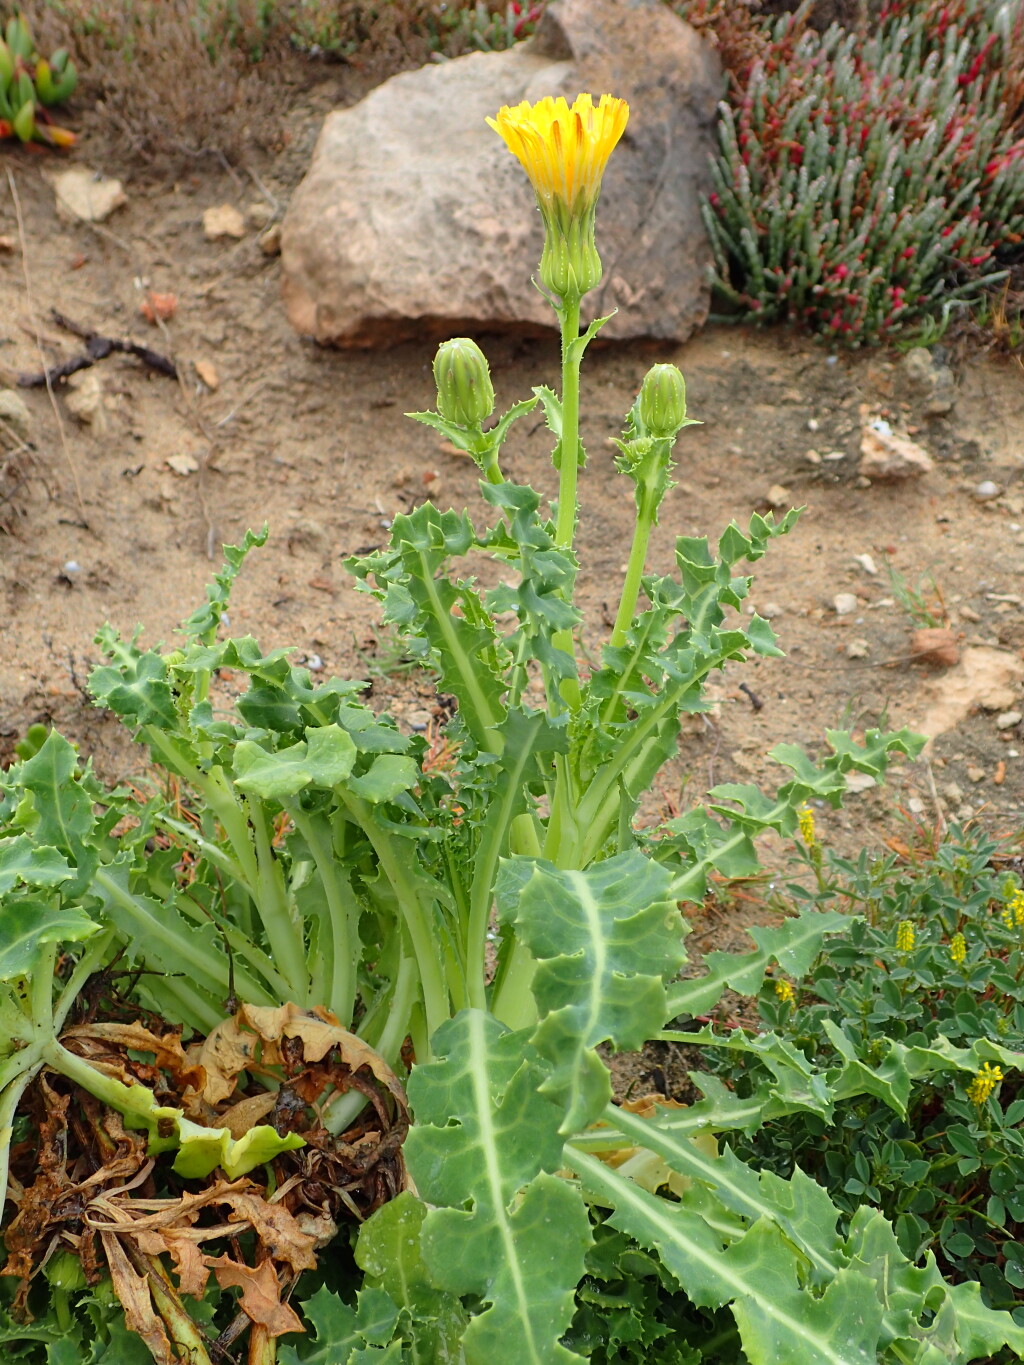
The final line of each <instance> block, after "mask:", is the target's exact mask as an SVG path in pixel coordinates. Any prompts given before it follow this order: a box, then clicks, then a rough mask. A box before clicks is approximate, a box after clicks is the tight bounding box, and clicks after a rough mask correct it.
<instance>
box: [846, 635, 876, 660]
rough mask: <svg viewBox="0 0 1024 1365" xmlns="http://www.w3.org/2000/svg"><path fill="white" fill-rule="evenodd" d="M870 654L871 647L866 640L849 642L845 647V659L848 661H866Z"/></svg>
mask: <svg viewBox="0 0 1024 1365" xmlns="http://www.w3.org/2000/svg"><path fill="white" fill-rule="evenodd" d="M870 653H871V646H870V645H869V644H868V642H867V640H861V639H857V640H850V641H849V642H848V643H847V646H846V657H847V658H848V659H866V658H867V657H868V655H869V654H870Z"/></svg>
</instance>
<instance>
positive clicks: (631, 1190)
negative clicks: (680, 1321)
mask: <svg viewBox="0 0 1024 1365" xmlns="http://www.w3.org/2000/svg"><path fill="white" fill-rule="evenodd" d="M566 1158H567V1161H568V1164H569V1165H571V1166H572V1167H574V1169H575V1170H576V1171H577V1172H578V1173H579V1174H580V1176H581V1177H583V1179H584V1183H586V1181H587V1179H588V1178H589V1179H590V1180H592V1181H593V1182H594V1183H595V1184H596V1185H597V1186H598V1188H599V1189H601V1190H602V1191H603V1192H607V1193H609V1195H610V1197H611V1198H612V1200H613V1203H614V1204H615V1205H616V1206H618V1205H619V1204H622V1203H628V1204H630V1205H632V1207H633V1208H634V1209H635V1210H636V1211H637V1212H638V1213H639V1214H640V1215H642V1216H643V1217H644V1218H645V1219H647V1220H649V1221H650V1222H651V1223H653V1224H654V1226H655V1227H656V1228H658V1229H659V1230H660V1231H661V1232H662V1233H663V1235H664V1236H665V1237H666V1239H667V1240H668V1241H670V1242H678V1240H679V1235H680V1230H679V1229H678V1228H677V1227H675V1226H673V1224H672V1221H671V1220H670V1219H669V1218H667V1217H665V1216H664V1215H663V1214H661V1213H659V1212H658V1211H657V1210H656V1209H654V1208H652V1207H651V1206H650V1205H649V1204H648V1203H647V1202H646V1201H645V1200H644V1199H642V1198H641V1197H640V1194H639V1191H638V1190H637V1188H636V1187H635V1186H634V1185H633V1182H632V1181H631V1180H629V1179H627V1178H625V1177H622V1176H619V1177H617V1178H613V1177H614V1172H613V1171H611V1170H610V1169H609V1168H608V1167H607V1166H605V1165H604V1163H603V1162H601V1161H598V1160H597V1159H596V1158H594V1157H590V1156H587V1155H586V1154H585V1153H583V1152H580V1151H578V1150H577V1149H576V1148H575V1147H573V1146H572V1145H571V1144H567V1146H566ZM651 1198H652V1199H653V1198H654V1196H651ZM669 1207H670V1206H669ZM686 1249H687V1253H688V1255H690V1256H692V1257H693V1258H694V1259H695V1260H698V1261H700V1262H701V1263H702V1264H703V1265H705V1266H707V1268H708V1269H709V1270H710V1271H711V1272H712V1273H713V1274H715V1275H717V1276H720V1277H721V1278H722V1279H724V1280H727V1281H728V1282H729V1283H730V1284H731V1285H732V1286H733V1287H734V1290H735V1293H734V1296H733V1297H734V1298H748V1299H753V1300H754V1302H755V1303H757V1304H758V1306H759V1307H760V1308H761V1309H762V1311H764V1312H765V1313H766V1314H767V1316H768V1317H770V1318H774V1319H775V1321H776V1322H778V1323H779V1324H780V1325H781V1326H783V1327H784V1328H785V1329H786V1330H787V1331H790V1332H792V1333H793V1335H794V1336H796V1337H799V1338H801V1339H802V1340H804V1341H806V1342H808V1343H809V1344H810V1345H811V1346H813V1347H814V1349H815V1350H816V1351H818V1352H819V1357H818V1358H819V1360H820V1361H822V1362H825V1361H829V1362H831V1365H860V1362H861V1360H862V1359H863V1357H857V1358H856V1359H854V1358H853V1357H851V1356H848V1355H838V1354H836V1352H835V1351H834V1350H832V1349H831V1348H830V1347H829V1346H828V1345H827V1344H826V1343H825V1342H824V1341H823V1340H822V1338H821V1336H819V1335H817V1334H813V1333H811V1332H809V1331H808V1330H807V1327H806V1326H805V1324H804V1323H802V1322H801V1321H800V1320H799V1319H798V1318H793V1317H790V1315H789V1314H788V1313H784V1312H782V1311H780V1309H779V1307H778V1305H777V1304H776V1303H774V1302H773V1300H771V1299H769V1298H766V1297H765V1296H764V1295H762V1294H760V1293H759V1292H758V1291H757V1289H756V1288H755V1287H754V1286H752V1285H751V1284H750V1282H749V1281H748V1280H746V1279H744V1278H743V1276H741V1275H738V1274H736V1273H735V1271H733V1270H731V1269H730V1267H729V1266H728V1265H726V1264H723V1262H722V1259H721V1258H720V1257H714V1256H711V1255H709V1254H708V1253H706V1252H704V1251H702V1250H701V1248H700V1247H698V1246H695V1245H694V1244H693V1243H687V1248H686ZM684 1288H685V1285H684Z"/></svg>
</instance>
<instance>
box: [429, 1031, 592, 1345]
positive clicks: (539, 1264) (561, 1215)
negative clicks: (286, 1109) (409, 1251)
mask: <svg viewBox="0 0 1024 1365" xmlns="http://www.w3.org/2000/svg"><path fill="white" fill-rule="evenodd" d="M432 1047H433V1051H434V1055H435V1057H436V1058H437V1060H436V1061H433V1062H430V1063H427V1064H426V1065H423V1066H417V1067H415V1068H414V1069H413V1072H412V1075H411V1077H410V1079H409V1099H410V1102H411V1104H412V1108H413V1113H414V1115H415V1119H416V1122H415V1124H414V1126H413V1128H412V1131H411V1132H410V1134H409V1137H408V1138H407V1140H406V1145H405V1155H406V1160H407V1163H408V1166H409V1171H410V1174H411V1175H412V1178H413V1180H414V1181H415V1182H416V1186H417V1188H418V1190H419V1192H420V1194H421V1195H422V1196H423V1198H424V1199H425V1200H426V1201H427V1202H428V1203H429V1204H432V1205H438V1206H441V1207H435V1208H431V1209H430V1211H429V1212H428V1214H427V1217H426V1219H425V1220H424V1223H423V1230H422V1242H421V1244H422V1247H423V1255H424V1259H425V1260H426V1263H427V1264H428V1265H429V1266H430V1272H431V1275H432V1277H433V1279H434V1281H435V1283H436V1284H437V1285H438V1286H439V1287H440V1288H442V1289H445V1290H447V1291H449V1292H450V1293H452V1294H459V1295H465V1294H472V1295H475V1296H476V1297H478V1298H479V1299H481V1300H482V1301H483V1302H484V1303H485V1304H487V1305H488V1306H487V1307H486V1308H485V1309H484V1310H483V1312H481V1313H479V1314H478V1315H476V1316H474V1317H473V1319H472V1321H471V1322H470V1324H469V1326H468V1327H467V1329H466V1332H465V1335H464V1337H463V1349H464V1351H465V1355H466V1361H467V1365H562V1363H564V1365H570V1363H571V1362H574V1361H578V1360H579V1359H580V1357H578V1356H576V1355H575V1354H573V1353H572V1352H571V1351H568V1350H566V1349H565V1348H564V1347H562V1346H561V1345H559V1340H560V1338H561V1336H562V1335H563V1333H564V1332H565V1331H566V1329H567V1328H568V1326H569V1323H570V1322H571V1320H572V1315H573V1309H574V1297H573V1291H574V1290H575V1287H576V1285H577V1283H578V1282H579V1280H580V1278H581V1277H582V1275H583V1268H584V1253H585V1251H586V1248H587V1246H588V1245H589V1243H590V1228H589V1222H588V1219H587V1215H586V1209H585V1207H584V1204H583V1201H582V1199H581V1198H580V1195H579V1192H578V1191H577V1190H576V1189H574V1188H573V1187H572V1186H571V1185H569V1184H567V1183H566V1182H565V1181H564V1180H561V1179H558V1178H557V1177H555V1176H553V1175H549V1174H547V1172H548V1171H553V1170H555V1169H557V1168H558V1166H559V1164H560V1162H561V1153H562V1145H563V1144H562V1139H561V1137H560V1136H559V1133H558V1125H559V1120H560V1118H561V1110H560V1109H559V1108H558V1107H557V1106H555V1105H553V1104H552V1103H551V1102H550V1101H549V1100H547V1099H546V1098H545V1097H544V1096H543V1095H541V1094H539V1093H538V1091H539V1085H540V1082H541V1081H542V1080H543V1078H544V1068H543V1066H542V1064H541V1061H540V1058H539V1057H538V1056H537V1053H536V1052H535V1051H534V1049H533V1048H532V1047H531V1046H530V1042H529V1030H525V1029H524V1030H519V1031H518V1032H515V1033H513V1032H510V1031H509V1030H507V1029H505V1028H504V1027H503V1025H502V1024H500V1023H499V1022H498V1020H497V1019H495V1018H494V1017H493V1016H492V1015H488V1014H485V1013H483V1012H482V1011H479V1010H464V1011H463V1012H462V1013H461V1014H458V1015H456V1017H455V1018H454V1019H452V1020H450V1021H449V1022H448V1023H446V1024H443V1025H442V1026H441V1028H440V1029H438V1030H437V1032H436V1033H435V1035H434V1038H433V1040H432Z"/></svg>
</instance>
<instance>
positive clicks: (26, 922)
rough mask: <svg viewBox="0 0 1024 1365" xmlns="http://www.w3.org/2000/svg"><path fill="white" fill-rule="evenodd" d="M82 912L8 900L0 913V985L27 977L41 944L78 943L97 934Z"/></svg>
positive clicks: (96, 925)
mask: <svg viewBox="0 0 1024 1365" xmlns="http://www.w3.org/2000/svg"><path fill="white" fill-rule="evenodd" d="M100 928H101V926H100V925H98V924H96V923H94V922H93V921H92V920H91V919H90V918H89V916H88V915H87V914H85V913H84V911H82V910H78V909H75V908H73V907H69V908H67V909H60V908H59V907H58V906H55V905H50V904H48V903H47V902H46V901H35V900H10V901H7V902H6V903H5V905H4V907H3V911H2V913H0V981H13V980H15V979H16V978H18V977H22V976H31V974H32V971H33V968H34V966H35V962H36V959H37V957H38V953H39V948H40V947H41V946H42V945H43V944H44V943H81V942H82V941H83V940H84V939H87V938H92V936H93V934H98V933H99V932H100Z"/></svg>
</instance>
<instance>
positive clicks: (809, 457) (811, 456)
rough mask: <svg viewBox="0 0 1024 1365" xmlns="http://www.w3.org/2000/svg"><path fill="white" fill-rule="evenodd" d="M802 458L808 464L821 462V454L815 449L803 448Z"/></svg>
mask: <svg viewBox="0 0 1024 1365" xmlns="http://www.w3.org/2000/svg"><path fill="white" fill-rule="evenodd" d="M804 459H805V460H806V461H807V463H808V464H821V456H820V455H819V454H818V452H817V451H816V450H805V451H804Z"/></svg>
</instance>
